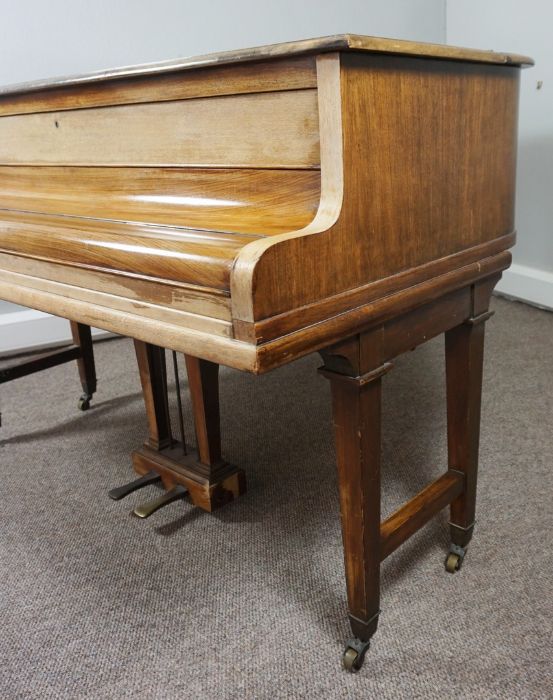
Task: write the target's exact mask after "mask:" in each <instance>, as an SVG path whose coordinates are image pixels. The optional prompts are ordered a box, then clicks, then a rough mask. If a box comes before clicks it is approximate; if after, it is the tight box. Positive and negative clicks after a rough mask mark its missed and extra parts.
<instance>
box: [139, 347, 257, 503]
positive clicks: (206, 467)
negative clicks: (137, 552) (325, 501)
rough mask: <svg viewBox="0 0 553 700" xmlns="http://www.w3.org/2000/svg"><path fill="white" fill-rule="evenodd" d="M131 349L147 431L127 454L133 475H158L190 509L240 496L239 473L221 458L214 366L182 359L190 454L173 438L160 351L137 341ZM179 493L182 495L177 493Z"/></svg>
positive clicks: (243, 481) (241, 480)
mask: <svg viewBox="0 0 553 700" xmlns="http://www.w3.org/2000/svg"><path fill="white" fill-rule="evenodd" d="M135 349H136V356H137V360H138V366H139V371H140V379H141V383H142V391H143V395H144V403H145V406H146V414H147V419H148V432H149V437H148V441H147V442H146V444H145V445H144V446H143V447H142V448H140V449H139V450H136V451H135V452H133V455H132V460H133V466H134V469H135V471H136V472H137V473H138V474H140V475H144V474H148V473H150V472H155V473H157V474H159V475H160V477H161V480H162V482H163V485H164V487H165V488H166V489H169V490H170V489H173V488H174V487H177V486H179V487H184V489H186V490H187V492H188V495H189V496H190V498H191V500H192V502H193V503H194V505H196V506H199V507H200V508H203V509H204V510H207V511H209V512H211V511H213V510H215V509H216V508H219V507H221V506H223V505H225V504H226V503H228V502H230V501H232V500H233V499H234V498H237V497H238V496H240V495H242V494H243V493H245V490H246V479H245V475H244V472H243V471H242V470H241V469H239V468H238V467H235V466H234V465H231V464H229V463H228V462H226V461H225V460H224V459H223V458H222V456H221V434H220V412H219V383H218V374H219V366H218V365H217V364H214V363H212V362H208V361H207V360H201V359H198V358H195V357H189V356H185V361H186V368H187V372H188V382H189V388H190V399H191V406H192V412H193V417H194V426H195V432H196V442H197V450H194V451H191V450H190V449H189V448H188V446H187V445H186V444H184V443H183V440H182V439H181V440H180V441H179V440H176V439H175V438H174V437H173V432H172V428H171V421H170V414H169V402H168V393H167V370H166V365H165V350H164V349H163V348H158V347H156V346H154V345H150V344H148V343H143V342H141V341H135ZM182 432H183V431H182ZM183 436H184V433H183ZM179 493H180V494H181V496H182V495H184V493H183V491H182V489H181V490H180V491H179ZM167 502H169V500H168V501H167Z"/></svg>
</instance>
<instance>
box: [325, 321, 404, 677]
mask: <svg viewBox="0 0 553 700" xmlns="http://www.w3.org/2000/svg"><path fill="white" fill-rule="evenodd" d="M321 354H322V357H323V359H324V363H325V364H324V367H322V368H321V370H320V372H321V373H322V374H323V375H324V376H325V377H327V378H328V379H330V384H331V393H332V408H333V420H334V432H335V441H336V459H337V467H338V486H339V495H340V515H341V521H342V538H343V543H344V558H345V572H346V586H347V596H348V608H349V618H350V623H351V629H352V631H353V634H354V639H351V640H349V641H348V643H347V645H346V650H345V653H344V658H343V660H344V665H345V666H346V668H347V669H348V670H352V671H355V670H358V669H359V668H360V667H361V665H362V663H363V659H364V656H365V653H366V651H367V649H368V647H369V640H370V639H371V637H372V636H373V634H374V633H375V632H376V628H377V625H378V615H379V602H380V559H381V553H380V430H381V429H380V419H381V416H380V413H381V378H382V375H383V374H384V373H385V372H386V371H387V370H388V369H389V368H390V367H391V365H389V364H383V363H382V362H381V336H380V331H379V330H377V331H373V332H371V333H367V334H364V335H361V336H356V337H355V338H354V339H352V340H350V341H346V342H345V343H342V344H341V345H339V346H335V347H333V348H331V349H329V350H326V351H323V352H322V353H321Z"/></svg>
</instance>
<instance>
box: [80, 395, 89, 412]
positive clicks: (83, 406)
mask: <svg viewBox="0 0 553 700" xmlns="http://www.w3.org/2000/svg"><path fill="white" fill-rule="evenodd" d="M91 398H92V394H82V395H81V398H80V399H79V403H78V404H77V406H78V408H79V411H88V409H89V408H90V400H91Z"/></svg>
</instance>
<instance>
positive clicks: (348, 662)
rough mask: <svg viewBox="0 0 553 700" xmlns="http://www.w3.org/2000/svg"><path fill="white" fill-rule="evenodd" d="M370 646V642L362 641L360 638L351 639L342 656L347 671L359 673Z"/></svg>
mask: <svg viewBox="0 0 553 700" xmlns="http://www.w3.org/2000/svg"><path fill="white" fill-rule="evenodd" d="M369 647H370V642H362V641H361V640H360V639H350V640H349V642H348V643H347V645H346V649H345V651H344V655H343V656H342V662H343V664H344V668H345V669H346V671H349V673H357V671H359V669H360V668H361V666H362V665H363V662H364V661H365V654H366V653H367V651H368V650H369Z"/></svg>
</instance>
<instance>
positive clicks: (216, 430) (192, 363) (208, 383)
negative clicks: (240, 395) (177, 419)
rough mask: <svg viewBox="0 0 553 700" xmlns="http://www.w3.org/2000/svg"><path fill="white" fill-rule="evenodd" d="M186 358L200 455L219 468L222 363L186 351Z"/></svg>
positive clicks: (211, 466)
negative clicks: (220, 376)
mask: <svg viewBox="0 0 553 700" xmlns="http://www.w3.org/2000/svg"><path fill="white" fill-rule="evenodd" d="M184 359H185V362H186V372H187V374H188V386H189V389H190V400H191V402H192V410H193V412H194V427H195V430H196V444H197V446H198V456H199V458H200V462H201V463H202V464H205V465H206V466H208V467H210V469H215V468H216V467H217V464H219V463H220V461H221V429H220V425H221V417H220V410H219V365H217V364H215V363H214V362H208V361H207V360H200V359H199V358H197V357H192V356H191V355H185V356H184Z"/></svg>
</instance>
